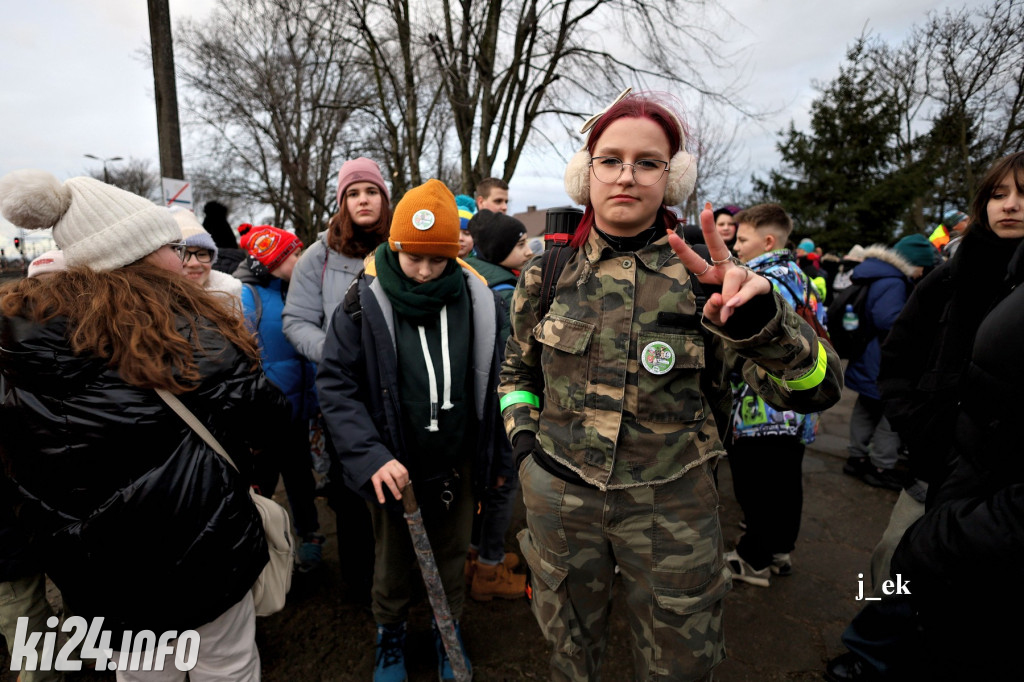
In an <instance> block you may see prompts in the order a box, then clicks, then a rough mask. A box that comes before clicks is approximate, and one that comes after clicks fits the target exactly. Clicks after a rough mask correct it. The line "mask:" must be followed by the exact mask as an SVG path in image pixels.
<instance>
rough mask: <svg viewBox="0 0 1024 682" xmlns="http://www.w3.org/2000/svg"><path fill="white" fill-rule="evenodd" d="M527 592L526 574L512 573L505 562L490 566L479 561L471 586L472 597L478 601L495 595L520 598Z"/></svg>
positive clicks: (488, 599)
mask: <svg viewBox="0 0 1024 682" xmlns="http://www.w3.org/2000/svg"><path fill="white" fill-rule="evenodd" d="M525 594H526V576H525V575H517V574H515V573H512V572H511V571H509V570H508V569H507V568H505V564H498V565H496V566H488V565H486V564H481V563H480V562H479V561H478V562H477V564H476V571H474V573H473V584H472V585H471V586H470V588H469V596H470V597H472V598H473V599H476V600H477V601H490V600H491V599H494V598H495V597H501V598H502V599H518V598H519V597H522V596H524V595H525Z"/></svg>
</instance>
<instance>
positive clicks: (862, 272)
mask: <svg viewBox="0 0 1024 682" xmlns="http://www.w3.org/2000/svg"><path fill="white" fill-rule="evenodd" d="M913 271H914V267H913V266H912V265H910V264H909V263H907V261H905V260H904V259H903V257H902V256H900V255H899V254H898V253H896V252H895V251H893V250H892V249H889V248H886V247H884V246H881V245H878V244H876V245H874V246H870V247H868V248H867V249H865V258H864V262H863V263H861V264H860V265H858V266H857V267H855V268H854V269H853V274H852V275H851V277H850V278H851V280H852V281H853V282H854V283H855V284H860V283H868V284H869V285H870V288H869V289H868V298H867V303H866V306H865V308H866V311H867V315H868V317H869V319H870V321H871V324H872V326H873V327H874V328H875V330H876V332H877V334H876V336H875V338H873V339H872V340H871V342H870V343H868V345H867V348H865V349H864V353H863V354H862V355H861V356H860V357H859V358H855V359H853V360H850V364H849V366H848V367H847V368H846V386H847V388H849V389H851V390H853V391H856V392H857V393H860V394H861V395H862V396H865V397H867V398H874V399H875V400H881V398H882V392H881V391H880V390H879V389H878V383H877V382H878V369H879V366H880V365H881V362H882V342H883V341H885V337H886V336H888V334H889V330H890V329H892V326H893V324H894V323H895V322H896V318H897V317H899V315H900V311H901V310H903V306H904V305H905V304H906V302H907V298H908V297H909V296H910V290H911V288H912V286H913V285H912V284H911V281H910V274H911V273H912V272H913Z"/></svg>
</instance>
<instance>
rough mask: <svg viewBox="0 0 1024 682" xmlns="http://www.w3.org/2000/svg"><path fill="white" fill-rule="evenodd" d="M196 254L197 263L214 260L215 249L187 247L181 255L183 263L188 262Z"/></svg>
mask: <svg viewBox="0 0 1024 682" xmlns="http://www.w3.org/2000/svg"><path fill="white" fill-rule="evenodd" d="M193 256H195V259H196V262H197V263H209V262H210V261H212V260H213V251H210V250H209V249H185V252H184V253H183V254H182V256H181V262H182V263H188V262H189V260H190V259H191V258H192V257H193Z"/></svg>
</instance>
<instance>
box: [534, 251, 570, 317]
mask: <svg viewBox="0 0 1024 682" xmlns="http://www.w3.org/2000/svg"><path fill="white" fill-rule="evenodd" d="M574 253H576V249H574V248H572V247H571V246H569V245H568V244H558V245H555V246H552V247H551V248H550V249H546V250H545V251H544V253H543V254H542V255H541V257H540V267H541V277H540V308H539V309H538V310H537V319H543V317H544V316H545V315H547V314H548V310H550V309H551V303H552V302H553V301H554V300H555V285H557V284H558V278H559V277H561V276H562V270H565V266H566V264H568V262H569V259H570V258H572V255H573V254H574Z"/></svg>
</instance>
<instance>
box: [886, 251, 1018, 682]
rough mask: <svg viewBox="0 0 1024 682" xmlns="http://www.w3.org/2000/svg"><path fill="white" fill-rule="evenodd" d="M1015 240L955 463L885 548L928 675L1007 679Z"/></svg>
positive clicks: (1014, 482) (1014, 454) (1012, 569)
mask: <svg viewBox="0 0 1024 682" xmlns="http://www.w3.org/2000/svg"><path fill="white" fill-rule="evenodd" d="M1022 282H1024V245H1022V246H1021V247H1018V249H1017V251H1016V253H1015V254H1014V258H1013V261H1011V263H1010V280H1009V284H1010V285H1011V286H1013V287H1014V288H1013V289H1012V290H1011V291H1010V292H1009V293H1008V294H1007V295H1006V296H1005V298H1003V300H1002V301H1000V302H999V303H998V304H997V305H996V306H995V307H994V308H993V309H992V311H991V312H990V313H989V314H988V315H987V316H986V317H985V319H984V321H983V322H982V323H981V325H980V326H979V328H978V333H977V336H976V337H975V340H974V350H973V353H972V356H971V361H970V363H969V364H968V366H967V367H966V369H965V370H964V377H963V381H962V384H961V386H962V388H961V391H960V395H959V398H960V405H959V409H958V411H957V415H956V422H955V428H954V446H953V448H954V453H955V455H956V457H957V459H956V468H955V470H954V471H953V473H952V474H951V475H950V476H949V478H948V479H946V480H945V481H944V482H943V484H942V486H941V489H940V490H939V491H937V493H935V494H934V497H932V496H930V498H929V506H928V509H927V511H926V513H925V515H924V516H923V517H922V518H921V519H920V520H919V521H918V522H917V523H915V524H914V525H913V526H911V527H910V528H909V529H908V530H907V532H906V534H905V535H904V536H903V539H902V541H901V542H900V544H899V546H898V547H897V549H896V552H895V554H894V555H893V558H892V568H891V570H892V574H893V575H894V576H895V575H896V574H900V575H901V576H902V578H903V580H904V581H906V580H908V579H909V581H910V586H909V590H910V592H911V594H912V597H911V600H912V603H913V604H914V605H915V606H916V607H917V609H918V610H919V612H920V614H921V618H922V621H923V624H924V627H925V632H926V633H927V635H928V638H929V639H928V641H929V644H930V645H931V650H930V651H929V652H928V656H927V660H934V661H937V662H938V666H937V667H939V668H940V671H939V672H940V673H941V674H937V675H936V676H933V677H932V678H931V679H979V680H980V679H993V680H994V679H1015V678H1017V677H1019V670H1020V667H1019V666H1020V664H1019V659H1018V658H1017V648H1018V646H1019V635H1020V628H1019V626H1017V625H1015V624H1012V623H1011V624H1009V625H1007V621H1006V618H1007V617H1008V616H1009V617H1011V618H1012V615H1013V614H1014V613H1015V608H1014V607H1016V606H1019V605H1020V604H1024V568H1022V567H1024V439H1022V438H1021V418H1020V415H1021V414H1024V393H1022V392H1021V386H1022V385H1024V356H1022V355H1021V352H1020V339H1021V338H1024V336H1022V335H1024V287H1022V286H1019V285H1020V284H1021V283H1022Z"/></svg>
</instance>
